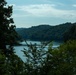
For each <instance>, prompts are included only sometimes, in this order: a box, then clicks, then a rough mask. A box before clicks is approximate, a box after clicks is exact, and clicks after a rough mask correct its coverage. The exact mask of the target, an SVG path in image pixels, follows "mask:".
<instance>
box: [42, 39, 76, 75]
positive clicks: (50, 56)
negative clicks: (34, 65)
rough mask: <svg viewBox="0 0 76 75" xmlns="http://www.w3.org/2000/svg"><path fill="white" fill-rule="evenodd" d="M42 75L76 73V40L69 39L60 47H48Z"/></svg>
mask: <svg viewBox="0 0 76 75" xmlns="http://www.w3.org/2000/svg"><path fill="white" fill-rule="evenodd" d="M41 73H42V75H75V74H76V41H75V40H73V41H68V42H66V43H64V44H62V45H60V47H59V48H56V49H52V48H51V47H50V48H49V49H48V53H47V57H46V61H45V65H44V66H43V68H42V70H41Z"/></svg>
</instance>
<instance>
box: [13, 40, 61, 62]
mask: <svg viewBox="0 0 76 75" xmlns="http://www.w3.org/2000/svg"><path fill="white" fill-rule="evenodd" d="M27 43H28V44H30V43H32V44H35V43H36V44H38V45H40V42H39V41H27ZM21 44H23V45H25V44H26V43H25V42H21ZM59 45H60V43H59V42H53V46H52V48H56V47H58V46H59ZM24 48H25V49H28V48H27V46H14V49H15V52H16V54H17V55H18V56H19V57H20V58H21V59H22V60H23V61H25V57H24V54H23V52H22V50H24ZM47 48H48V46H47Z"/></svg>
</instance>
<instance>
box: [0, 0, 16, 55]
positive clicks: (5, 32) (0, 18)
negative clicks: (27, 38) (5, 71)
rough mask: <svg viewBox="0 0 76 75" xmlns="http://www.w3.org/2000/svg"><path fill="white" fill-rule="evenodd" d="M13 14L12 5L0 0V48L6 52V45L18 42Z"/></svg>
mask: <svg viewBox="0 0 76 75" xmlns="http://www.w3.org/2000/svg"><path fill="white" fill-rule="evenodd" d="M11 16H12V6H7V2H6V1H5V0H0V42H1V43H0V49H2V51H3V52H4V53H5V54H6V53H7V48H6V45H10V46H12V45H13V44H14V43H15V42H16V37H17V33H16V31H15V25H13V23H14V21H13V18H12V17H11Z"/></svg>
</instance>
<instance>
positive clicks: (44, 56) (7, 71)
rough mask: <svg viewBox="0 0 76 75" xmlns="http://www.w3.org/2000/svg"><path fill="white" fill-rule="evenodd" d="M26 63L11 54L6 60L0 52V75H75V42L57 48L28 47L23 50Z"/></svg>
mask: <svg viewBox="0 0 76 75" xmlns="http://www.w3.org/2000/svg"><path fill="white" fill-rule="evenodd" d="M23 52H24V55H25V59H26V61H25V62H23V61H22V60H21V59H20V58H19V57H18V56H17V55H15V54H14V53H12V55H9V58H7V57H6V56H5V55H4V54H3V53H1V52H0V75H31V74H32V75H75V74H76V41H75V40H74V41H68V42H66V43H64V44H62V45H60V46H59V47H58V48H55V49H52V47H51V45H49V48H48V49H47V50H45V48H44V46H43V45H41V46H40V47H37V46H36V44H35V45H32V44H31V45H30V46H28V50H27V49H24V50H23Z"/></svg>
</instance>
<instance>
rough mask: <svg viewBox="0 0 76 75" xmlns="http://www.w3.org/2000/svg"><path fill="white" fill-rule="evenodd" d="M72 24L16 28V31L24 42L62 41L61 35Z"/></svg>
mask: <svg viewBox="0 0 76 75" xmlns="http://www.w3.org/2000/svg"><path fill="white" fill-rule="evenodd" d="M72 25H73V24H72V23H64V24H60V25H56V26H51V25H39V26H32V27H30V28H17V29H16V31H17V32H18V34H19V35H20V36H21V37H22V39H25V40H28V39H29V40H37V41H41V40H42V41H51V40H55V41H62V40H63V35H64V33H65V32H66V31H68V30H69V28H70V27H71V26H72Z"/></svg>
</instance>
